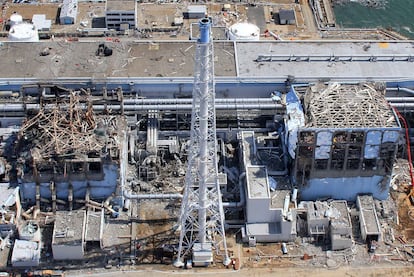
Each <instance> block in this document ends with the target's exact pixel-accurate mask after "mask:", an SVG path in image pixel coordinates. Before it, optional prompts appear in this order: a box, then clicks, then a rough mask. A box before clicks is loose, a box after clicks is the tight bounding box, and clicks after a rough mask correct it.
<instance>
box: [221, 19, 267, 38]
mask: <svg viewBox="0 0 414 277" xmlns="http://www.w3.org/2000/svg"><path fill="white" fill-rule="evenodd" d="M228 36H229V39H230V40H247V41H256V40H259V38H260V29H259V27H257V26H256V25H254V24H251V23H247V22H244V23H236V24H234V25H232V26H231V27H230V28H229V31H228Z"/></svg>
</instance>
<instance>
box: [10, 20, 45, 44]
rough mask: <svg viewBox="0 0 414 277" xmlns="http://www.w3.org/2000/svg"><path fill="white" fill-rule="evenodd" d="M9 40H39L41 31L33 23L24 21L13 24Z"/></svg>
mask: <svg viewBox="0 0 414 277" xmlns="http://www.w3.org/2000/svg"><path fill="white" fill-rule="evenodd" d="M9 40H10V41H16V42H36V41H39V33H38V31H37V29H36V27H35V26H34V25H33V24H30V23H26V22H22V23H18V24H15V25H13V26H11V28H10V31H9Z"/></svg>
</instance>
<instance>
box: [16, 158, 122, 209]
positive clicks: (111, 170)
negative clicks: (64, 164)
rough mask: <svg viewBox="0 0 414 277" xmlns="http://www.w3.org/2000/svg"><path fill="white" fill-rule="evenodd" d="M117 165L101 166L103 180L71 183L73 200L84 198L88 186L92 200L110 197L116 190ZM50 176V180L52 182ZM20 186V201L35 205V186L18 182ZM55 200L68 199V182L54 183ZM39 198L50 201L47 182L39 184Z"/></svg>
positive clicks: (32, 183)
mask: <svg viewBox="0 0 414 277" xmlns="http://www.w3.org/2000/svg"><path fill="white" fill-rule="evenodd" d="M118 170H119V169H118V165H116V164H104V165H103V173H104V176H103V180H89V181H88V180H86V179H85V180H82V181H71V184H72V186H73V196H74V199H80V198H85V194H86V188H87V186H88V183H89V186H90V192H91V198H92V199H104V198H107V197H108V196H109V195H111V194H112V193H113V192H115V190H116V186H117V184H118V180H117V179H118ZM52 177H53V176H51V180H52ZM19 181H20V182H21V183H22V184H21V185H20V191H21V199H22V200H23V201H25V202H26V203H32V204H33V203H35V201H36V184H35V183H34V182H27V183H26V182H25V181H24V180H19ZM55 186H56V192H57V198H58V199H62V200H67V199H68V194H69V182H68V181H65V182H56V183H55ZM40 197H41V198H46V199H51V192H50V186H49V182H47V183H40Z"/></svg>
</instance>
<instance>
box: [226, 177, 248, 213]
mask: <svg viewBox="0 0 414 277" xmlns="http://www.w3.org/2000/svg"><path fill="white" fill-rule="evenodd" d="M244 178H246V172H243V173H242V174H240V176H239V191H240V201H239V202H223V203H222V204H223V208H240V207H243V206H244V205H245V204H246V194H245V189H244V184H243V180H244Z"/></svg>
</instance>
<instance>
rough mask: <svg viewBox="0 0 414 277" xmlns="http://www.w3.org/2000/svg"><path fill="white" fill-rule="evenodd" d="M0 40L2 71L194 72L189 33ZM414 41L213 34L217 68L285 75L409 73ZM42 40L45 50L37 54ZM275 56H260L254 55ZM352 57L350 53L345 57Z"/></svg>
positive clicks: (392, 76) (391, 76)
mask: <svg viewBox="0 0 414 277" xmlns="http://www.w3.org/2000/svg"><path fill="white" fill-rule="evenodd" d="M100 43H102V41H95V42H90V41H79V42H70V41H68V42H62V41H59V42H57V41H41V42H36V43H13V42H2V45H1V46H0V58H1V60H2V65H3V66H2V67H0V76H1V77H2V78H30V77H32V78H39V79H48V80H50V79H54V78H65V77H74V78H76V77H89V78H110V77H134V78H139V77H171V78H179V77H193V74H194V52H195V51H194V50H195V48H196V43H195V42H194V41H121V42H109V41H106V42H105V44H106V45H107V46H108V47H110V48H112V49H113V54H112V56H109V57H98V56H96V55H95V52H96V50H97V49H98V46H99V44H100ZM412 43H413V42H412V41H384V42H380V41H375V42H374V41H371V42H370V41H364V42H362V41H357V42H350V41H273V42H267V41H259V42H231V41H215V42H214V55H215V58H214V61H215V75H216V76H223V77H242V78H258V79H259V78H266V80H270V79H272V80H274V79H281V80H286V79H287V77H288V76H293V77H294V78H295V79H296V80H311V81H314V80H361V79H363V80H367V79H370V80H371V79H380V80H384V81H386V80H400V79H406V80H412V79H414V78H413V76H412V73H411V71H412V68H413V66H414V48H413V47H412ZM46 47H49V48H51V49H50V55H48V56H44V57H42V56H40V53H41V52H42V50H44V49H45V48H46ZM269 55H270V56H272V57H273V58H272V59H275V61H258V60H257V59H258V57H259V56H265V57H266V56H269ZM352 57H353V59H352V61H351V60H350V59H351V58H352ZM393 57H394V61H391V60H392V59H393Z"/></svg>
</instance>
